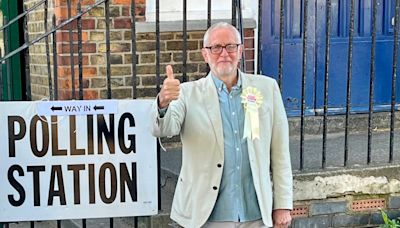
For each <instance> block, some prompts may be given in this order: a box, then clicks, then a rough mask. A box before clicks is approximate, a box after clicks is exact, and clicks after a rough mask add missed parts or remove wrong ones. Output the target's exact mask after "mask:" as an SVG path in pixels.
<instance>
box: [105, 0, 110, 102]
mask: <svg viewBox="0 0 400 228" xmlns="http://www.w3.org/2000/svg"><path fill="white" fill-rule="evenodd" d="M105 14H106V61H107V99H111V97H112V94H111V93H112V91H111V56H110V1H109V0H106V1H105Z"/></svg>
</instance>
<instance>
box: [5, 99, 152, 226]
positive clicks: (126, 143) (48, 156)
mask: <svg viewBox="0 0 400 228" xmlns="http://www.w3.org/2000/svg"><path fill="white" fill-rule="evenodd" d="M151 103H152V101H150V100H93V101H37V102H0V113H1V114H0V126H1V127H0V186H1V187H0V222H11V221H35V220H56V219H79V218H100V217H123V216H141V215H153V214H156V213H157V207H158V205H157V202H158V198H157V155H156V139H155V138H154V137H153V136H151V134H150V131H149V126H148V125H149V121H148V120H147V118H148V113H149V110H150V107H151ZM95 107H96V109H95Z"/></svg>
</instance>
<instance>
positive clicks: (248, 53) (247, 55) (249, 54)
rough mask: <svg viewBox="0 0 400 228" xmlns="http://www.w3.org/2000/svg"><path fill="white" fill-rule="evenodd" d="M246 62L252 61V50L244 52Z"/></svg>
mask: <svg viewBox="0 0 400 228" xmlns="http://www.w3.org/2000/svg"><path fill="white" fill-rule="evenodd" d="M245 57H246V60H250V59H254V50H248V49H246V50H245Z"/></svg>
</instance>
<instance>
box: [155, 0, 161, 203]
mask: <svg viewBox="0 0 400 228" xmlns="http://www.w3.org/2000/svg"><path fill="white" fill-rule="evenodd" d="M156 83H157V85H156V89H157V93H159V92H160V84H161V77H160V0H156ZM160 148H161V147H160V143H159V142H157V176H158V178H157V188H158V189H157V190H158V210H161V197H160V196H161V154H160V152H161V150H160Z"/></svg>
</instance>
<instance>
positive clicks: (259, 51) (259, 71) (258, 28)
mask: <svg viewBox="0 0 400 228" xmlns="http://www.w3.org/2000/svg"><path fill="white" fill-rule="evenodd" d="M262 2H263V0H259V1H258V25H257V30H258V45H257V73H258V74H262V70H261V65H262V54H261V52H262V46H261V45H262Z"/></svg>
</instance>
